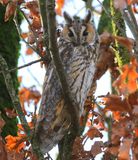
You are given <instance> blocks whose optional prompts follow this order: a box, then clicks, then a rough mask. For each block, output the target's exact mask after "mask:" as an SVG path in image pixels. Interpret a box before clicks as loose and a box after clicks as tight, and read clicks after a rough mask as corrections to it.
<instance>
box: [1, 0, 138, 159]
mask: <svg viewBox="0 0 138 160" xmlns="http://www.w3.org/2000/svg"><path fill="white" fill-rule="evenodd" d="M104 2H109V1H104ZM112 2H113V5H114V6H113V8H114V9H116V11H118V13H119V14H120V15H121V13H122V12H123V10H124V9H126V8H127V7H130V8H131V9H132V11H133V12H132V13H133V14H136V13H137V11H136V6H137V4H138V1H137V0H127V1H126V0H114V1H112ZM0 3H1V4H2V5H4V6H6V10H5V16H4V14H3V15H2V17H0V18H3V17H4V20H5V23H13V22H12V21H11V19H12V18H14V21H15V23H16V27H17V29H18V31H19V34H20V37H21V38H22V40H23V41H24V42H25V43H26V44H27V50H26V54H27V55H32V54H34V52H37V54H38V55H39V56H40V57H41V58H44V57H45V55H47V54H48V52H47V51H48V50H47V46H45V44H44V40H45V38H47V37H44V36H43V32H42V24H41V15H40V12H39V8H38V2H37V1H24V0H13V1H8V0H0ZM64 5H66V1H64V0H57V1H56V13H57V14H58V15H60V16H62V8H63V6H64ZM103 5H104V6H105V4H103ZM0 7H2V6H0ZM108 7H109V10H106V12H108V13H109V14H112V13H111V12H110V11H112V10H111V9H113V8H111V6H110V4H108ZM105 9H106V6H105ZM17 10H18V11H19V12H20V13H21V14H22V16H23V17H24V18H25V20H26V21H27V22H28V26H29V27H28V28H29V31H28V32H27V33H22V32H21V31H20V25H19V23H18V19H17ZM26 10H27V11H28V12H26ZM106 12H105V11H104V12H102V15H101V18H102V16H104V18H105V19H103V22H105V20H106V19H107V17H106V16H107V13H106ZM111 16H112V17H111V20H114V18H116V17H114V15H111ZM112 18H113V19H112ZM121 18H122V19H123V21H124V20H126V19H124V17H123V15H121ZM111 20H110V21H108V22H109V23H108V25H109V26H110V27H109V26H108V27H107V24H105V23H103V22H102V25H103V26H100V27H101V28H99V33H100V34H101V35H100V51H99V52H100V53H101V55H100V57H99V61H98V63H97V69H96V73H95V75H94V80H95V81H96V80H98V79H99V78H100V77H101V76H102V75H103V74H104V73H105V72H106V71H107V69H109V70H110V73H111V75H112V77H113V79H114V82H113V83H112V87H113V89H115V90H116V92H115V93H116V94H115V93H114V94H110V93H108V94H107V95H101V96H99V97H93V96H92V95H90V98H91V99H90V100H88V99H87V101H86V103H85V112H86V114H84V115H85V116H86V117H84V115H83V116H82V117H81V119H80V128H81V127H82V128H83V129H84V127H86V128H87V131H86V132H85V133H81V135H78V136H77V137H76V139H75V141H74V143H73V150H72V159H73V160H81V159H95V158H96V156H97V155H98V154H99V153H103V159H104V160H108V159H109V158H110V157H114V158H117V159H118V160H122V159H123V160H129V159H134V160H136V159H138V148H137V145H138V84H137V79H138V72H137V70H138V62H137V57H136V56H135V54H136V53H135V49H136V48H135V47H136V46H135V43H136V41H135V39H131V38H128V37H126V35H125V34H124V32H125V31H124V32H123V33H122V31H121V30H120V31H118V28H117V26H115V28H114V30H113V27H111ZM119 20H120V19H119ZM115 22H118V21H115ZM115 22H114V23H115ZM3 23H4V22H3ZM120 24H121V23H120V21H119V26H120ZM123 25H124V22H123ZM102 27H103V28H102ZM105 28H106V31H107V28H108V29H109V30H108V32H110V33H108V32H104V31H105V30H104V29H105ZM122 28H123V27H122ZM14 29H15V28H14ZM3 30H4V28H3ZM115 32H116V33H115ZM3 33H4V32H3ZM3 33H0V35H2V37H3V39H4V36H5V35H6V34H4V35H3ZM9 34H10V35H9V36H10V37H11V38H12V37H13V38H14V36H15V37H16V35H14V34H13V33H9ZM58 34H59V35H60V33H59V32H58ZM45 36H47V35H45ZM16 38H17V39H18V37H16ZM8 40H9V39H7V41H6V42H5V43H7V44H9V45H10V43H9V42H8ZM2 43H3V41H2ZM2 43H0V45H1V46H2V47H0V48H2V49H3V50H2V51H0V54H1V52H5V53H8V50H9V46H7V45H6V44H2ZM116 44H118V45H119V46H121V47H123V48H124V49H120V48H119V47H117V46H116ZM14 45H15V46H14ZM3 46H6V47H5V48H4V47H3ZM11 47H15V48H16V49H18V48H19V47H18V46H16V42H15V43H13V44H12V45H11ZM116 51H117V52H118V53H119V56H120V55H121V57H123V56H122V55H123V54H125V55H126V53H127V56H128V57H127V58H126V57H125V56H124V57H123V58H126V59H125V60H124V61H123V63H122V65H119V63H116ZM124 52H125V53H124ZM11 55H12V56H13V53H11ZM3 56H4V55H3ZM16 57H18V56H17V55H16ZM130 57H131V58H130ZM4 58H5V59H6V54H5V57H4ZM128 59H129V62H128ZM6 60H7V63H8V65H9V67H10V68H12V67H13V65H12V64H13V62H11V61H10V59H9V60H8V59H6ZM124 62H125V63H126V62H127V63H126V64H124ZM14 63H15V64H16V63H17V61H16V62H14ZM42 63H44V65H45V66H47V63H48V61H45V62H42ZM14 74H15V72H14ZM0 80H1V78H0ZM20 81H21V79H20ZM13 82H14V84H16V85H17V83H16V80H15V79H13ZM16 85H15V86H16ZM1 90H2V89H1ZM94 91H95V87H94V86H92V92H94ZM92 92H91V94H92ZM2 94H3V90H2ZM4 96H5V94H3V95H1V96H0V97H4ZM8 98H9V95H6V97H4V99H5V100H7V99H8ZM40 98H41V94H40V92H39V91H38V90H37V89H36V88H35V87H34V88H33V87H30V88H26V87H22V88H21V89H20V90H19V99H20V103H21V106H22V110H23V112H24V116H29V117H30V119H31V122H28V125H29V127H30V130H31V133H32V136H31V138H32V139H33V136H34V135H33V134H34V131H35V122H36V119H37V112H36V110H37V107H38V103H39V100H40ZM0 105H2V106H3V108H2V109H3V112H4V113H5V116H6V117H7V118H9V119H11V118H14V119H15V121H16V118H15V117H17V116H19V117H20V115H17V113H16V111H15V110H14V109H10V108H9V105H6V102H5V101H1V104H0ZM26 105H27V106H30V107H32V106H33V107H34V108H33V110H34V111H33V112H30V113H27V112H26V109H25V106H26ZM107 118H108V119H109V118H110V125H111V126H107ZM5 122H6V120H5V118H4V117H1V118H0V132H2V130H3V129H4V127H3V126H4V125H5ZM13 127H15V126H13ZM83 129H82V130H83ZM104 133H108V134H110V139H109V140H108V141H106V142H104V141H103V139H102V138H103V136H104ZM1 135H2V136H3V134H2V133H1ZM4 136H6V137H5V142H3V139H2V137H0V149H1V151H3V155H2V156H3V157H2V158H3V159H2V160H14V159H16V160H19V159H20V160H22V159H27V158H29V159H32V160H37V157H36V155H35V154H34V153H33V151H32V146H31V144H32V142H31V141H29V138H28V137H27V134H26V133H25V131H24V128H23V127H22V124H18V133H17V135H16V134H14V135H12V134H10V133H6V134H5V135H4ZM97 138H98V140H97ZM88 140H94V143H93V144H92V145H90V149H89V150H87V151H86V150H85V145H86V143H87V142H88ZM64 147H66V146H64ZM130 152H131V156H130ZM131 157H132V158H131ZM50 158H51V157H50V155H49V154H48V153H47V155H45V159H50Z"/></svg>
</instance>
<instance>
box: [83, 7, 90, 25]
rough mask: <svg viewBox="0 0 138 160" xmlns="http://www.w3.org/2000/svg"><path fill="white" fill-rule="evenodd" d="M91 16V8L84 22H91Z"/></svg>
mask: <svg viewBox="0 0 138 160" xmlns="http://www.w3.org/2000/svg"><path fill="white" fill-rule="evenodd" d="M91 17H92V13H91V11H90V10H88V13H87V15H86V17H85V19H84V22H85V23H88V22H90V20H91Z"/></svg>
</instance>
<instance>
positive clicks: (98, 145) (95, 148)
mask: <svg viewBox="0 0 138 160" xmlns="http://www.w3.org/2000/svg"><path fill="white" fill-rule="evenodd" d="M103 145H104V144H103V142H102V141H96V142H95V143H94V144H93V145H92V148H91V153H92V155H93V156H94V157H95V156H97V154H99V153H101V152H102V147H103Z"/></svg>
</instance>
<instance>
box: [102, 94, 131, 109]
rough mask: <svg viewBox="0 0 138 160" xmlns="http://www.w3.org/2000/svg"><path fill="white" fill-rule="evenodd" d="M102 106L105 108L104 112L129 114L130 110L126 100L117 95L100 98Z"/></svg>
mask: <svg viewBox="0 0 138 160" xmlns="http://www.w3.org/2000/svg"><path fill="white" fill-rule="evenodd" d="M102 100H103V104H104V105H105V106H106V107H105V108H104V110H105V111H107V110H110V111H113V112H114V111H115V112H116V111H120V112H131V108H130V106H129V103H128V102H127V100H126V99H123V98H121V97H120V96H117V95H107V96H105V97H103V98H102Z"/></svg>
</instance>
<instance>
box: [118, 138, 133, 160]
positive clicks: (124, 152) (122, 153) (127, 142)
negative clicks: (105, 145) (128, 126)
mask: <svg viewBox="0 0 138 160" xmlns="http://www.w3.org/2000/svg"><path fill="white" fill-rule="evenodd" d="M131 144H132V139H129V138H125V139H123V142H122V144H121V146H120V148H119V154H118V160H130V148H131Z"/></svg>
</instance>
